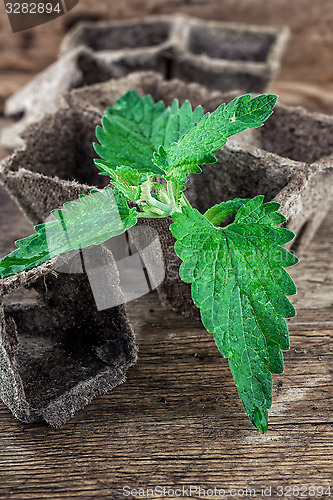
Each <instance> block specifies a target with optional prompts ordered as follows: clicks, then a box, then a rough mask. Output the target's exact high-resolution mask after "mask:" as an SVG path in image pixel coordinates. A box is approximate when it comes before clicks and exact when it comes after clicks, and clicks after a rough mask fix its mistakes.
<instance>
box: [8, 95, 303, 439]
mask: <svg viewBox="0 0 333 500" xmlns="http://www.w3.org/2000/svg"><path fill="white" fill-rule="evenodd" d="M276 100H277V96H276V95H271V94H263V95H259V96H257V97H254V98H251V95H250V94H246V95H243V96H241V97H238V98H236V99H234V100H233V101H231V102H230V103H229V104H228V105H225V104H222V105H220V106H219V107H218V108H217V109H216V110H215V111H214V112H213V113H206V114H204V113H203V110H202V107H201V106H198V107H197V108H196V109H194V110H192V107H191V105H190V103H189V102H188V101H186V102H184V104H183V105H182V106H181V107H179V104H178V101H177V100H174V101H173V103H172V105H171V106H169V107H165V105H164V103H163V102H161V101H160V102H157V103H155V102H154V101H153V99H152V97H151V96H149V95H147V96H145V97H141V96H140V95H139V94H138V93H137V92H135V91H129V92H127V93H126V94H125V95H124V96H123V97H121V98H120V99H119V100H118V101H117V102H116V103H115V104H114V106H113V108H108V109H107V110H106V112H105V114H104V116H103V118H102V126H98V127H97V129H96V136H97V139H98V142H97V143H96V144H94V148H95V151H96V152H97V154H98V155H99V157H100V158H99V159H96V160H95V164H96V166H97V167H98V169H99V170H100V173H101V174H102V175H106V176H108V177H109V178H110V186H108V187H105V188H104V189H103V190H97V189H96V190H92V191H91V192H90V194H88V195H81V196H80V199H79V201H71V202H68V203H65V204H64V208H62V209H57V210H53V211H52V214H53V220H51V221H49V222H46V223H45V224H40V225H37V226H36V227H35V231H36V232H35V233H34V234H33V235H31V236H29V237H27V238H24V239H22V240H19V241H17V242H16V245H17V249H16V250H14V251H13V252H12V253H11V254H9V255H7V256H6V257H4V258H3V259H2V260H1V261H0V277H2V278H4V277H7V276H10V275H12V274H15V273H18V272H21V271H25V270H28V269H31V268H33V267H35V266H37V265H39V264H41V263H43V262H45V261H47V260H49V259H50V258H52V257H54V256H56V255H58V254H60V253H63V252H68V251H70V250H75V249H82V248H85V247H88V246H91V245H98V244H100V243H102V242H104V241H106V240H108V239H109V238H110V237H112V236H116V235H119V234H121V233H123V232H125V231H126V230H127V229H129V228H130V227H132V226H134V225H135V224H136V223H137V220H138V219H139V218H142V217H143V218H144V217H147V218H151V217H154V218H161V217H170V218H172V223H171V225H170V230H171V232H172V234H173V236H174V237H175V238H176V243H175V252H176V254H177V255H178V256H179V258H180V259H181V260H182V264H181V267H180V278H181V279H182V280H183V281H184V282H185V283H191V284H192V286H191V289H192V297H193V301H194V303H195V305H196V306H197V307H198V308H200V313H201V319H202V323H203V325H204V327H205V328H206V329H207V331H208V332H209V333H211V334H213V336H214V340H215V342H216V345H217V347H218V349H219V351H220V352H221V354H222V356H224V357H225V358H228V360H229V365H230V369H231V372H232V375H233V378H234V381H235V383H236V385H237V388H238V392H239V396H240V398H241V400H242V403H243V405H244V408H245V411H246V413H247V414H248V415H249V417H250V420H251V422H252V423H253V424H254V425H255V426H256V427H257V428H258V429H259V431H260V432H262V433H263V432H265V431H266V429H267V425H268V409H269V408H270V407H271V404H272V376H271V373H282V372H283V356H282V351H281V350H285V349H288V348H289V336H288V328H287V323H286V320H285V318H290V317H292V316H294V315H295V309H294V307H293V305H292V304H291V302H290V301H289V299H288V298H287V296H288V295H293V294H295V293H296V287H295V285H294V283H293V281H292V279H291V277H290V276H289V274H288V273H287V272H286V270H285V269H284V268H286V267H288V266H292V265H294V264H296V263H297V262H298V259H297V258H296V257H295V256H294V255H293V254H292V253H290V252H289V251H287V250H286V249H285V248H283V246H282V245H284V244H285V243H287V242H289V241H291V240H292V239H293V237H294V234H293V233H292V232H291V231H289V230H288V229H286V228H283V227H281V226H280V225H281V223H283V222H284V221H285V220H286V219H285V217H284V216H283V215H282V214H281V213H279V212H278V209H279V206H280V205H279V204H278V203H274V202H268V203H264V202H263V198H264V197H263V196H256V197H254V198H252V199H240V198H237V199H235V200H231V201H226V202H222V203H220V204H218V205H215V206H213V207H212V208H210V209H209V210H207V211H206V212H205V213H203V214H202V213H200V212H199V211H198V210H196V209H195V208H193V207H192V206H191V205H190V203H189V202H188V200H187V199H186V197H185V194H184V190H185V185H186V183H187V181H188V178H189V175H190V174H200V173H201V172H202V169H201V167H200V166H199V165H206V164H211V163H215V162H216V161H217V160H216V157H215V156H214V155H213V153H214V152H215V151H217V150H218V149H220V148H221V147H222V146H223V145H224V144H225V143H226V142H227V139H228V137H230V136H232V135H234V134H237V133H239V132H242V131H244V130H246V129H250V128H255V127H260V126H262V125H263V123H264V121H265V120H267V118H269V116H270V115H271V114H272V112H273V108H274V106H275V103H276ZM128 202H131V205H132V208H130V206H129V204H128ZM230 217H233V218H234V219H233V221H232V222H231V223H229V224H228V225H226V224H224V225H223V222H224V221H225V220H226V219H227V218H230ZM228 220H229V219H228Z"/></svg>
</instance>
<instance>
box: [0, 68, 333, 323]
mask: <svg viewBox="0 0 333 500" xmlns="http://www.w3.org/2000/svg"><path fill="white" fill-rule="evenodd" d="M128 89H135V90H137V91H138V92H140V93H141V94H142V95H144V94H148V93H149V94H151V95H152V97H153V98H154V99H155V100H159V99H163V100H164V101H165V102H166V104H170V103H171V102H172V100H173V99H174V98H176V97H177V98H178V99H179V101H180V102H183V101H184V100H185V99H189V100H190V102H191V103H192V105H193V106H196V105H198V104H202V105H203V107H204V109H205V111H213V110H214V109H216V107H217V106H218V105H219V104H220V103H221V102H228V101H229V100H230V99H231V98H232V96H231V95H230V94H225V95H223V94H222V93H220V92H209V91H208V90H207V89H206V88H204V87H201V86H200V85H198V84H185V83H184V82H180V81H176V80H175V81H164V80H163V79H162V77H161V76H160V75H156V74H154V73H137V74H132V75H129V76H127V77H125V78H123V79H119V80H111V81H110V82H107V83H104V84H99V85H95V86H91V87H89V88H84V89H79V90H75V91H72V92H71V93H70V94H69V95H68V96H67V97H66V101H67V107H66V108H63V109H61V110H59V111H58V112H57V113H56V114H54V115H50V116H48V117H47V118H45V119H44V120H42V121H41V122H40V123H39V124H36V125H34V126H31V127H30V128H29V129H28V130H27V131H26V133H25V146H24V148H23V149H22V150H20V151H17V152H16V153H14V154H13V155H12V156H11V157H9V158H7V159H6V160H4V161H3V162H2V164H1V171H0V179H1V181H2V182H3V184H4V185H5V186H6V187H7V189H8V190H9V191H10V192H11V194H12V195H13V196H14V197H15V198H16V199H17V200H18V202H19V204H20V206H21V207H22V208H23V210H24V211H25V212H26V213H27V215H28V216H29V217H30V219H31V220H32V221H33V222H35V223H37V222H41V221H42V220H45V218H46V217H47V215H48V213H49V211H50V210H51V209H52V208H55V207H58V206H59V205H61V204H62V203H63V202H65V201H68V200H69V199H71V197H70V196H69V195H70V193H69V189H70V187H71V186H73V189H74V191H73V195H74V197H76V196H77V194H78V192H79V191H80V190H81V191H82V192H87V190H88V187H87V184H89V185H91V184H97V185H98V186H99V187H101V186H102V185H103V182H105V181H106V178H105V177H104V176H98V175H97V170H96V169H94V166H93V163H92V157H93V156H96V154H95V155H94V153H93V150H92V146H91V143H92V142H93V140H94V130H95V126H96V124H97V123H98V122H100V119H101V115H102V113H103V111H104V109H105V108H106V107H107V106H108V105H112V104H113V103H114V101H115V100H116V99H117V98H118V97H119V96H120V95H122V94H123V93H124V92H126V90H128ZM280 130H281V133H280ZM332 133H333V119H332V118H330V117H326V116H323V115H315V114H311V113H307V112H306V111H304V110H302V109H300V108H287V107H284V106H277V107H276V112H275V113H274V114H273V115H272V116H271V117H270V118H269V120H268V121H267V123H266V124H265V126H264V127H262V128H260V129H256V130H252V131H248V132H246V133H243V134H240V135H239V136H237V137H236V140H231V141H229V143H228V145H227V146H225V147H224V148H222V149H221V150H220V151H218V152H217V157H218V163H217V164H214V165H212V166H205V167H204V170H203V173H202V174H200V175H193V176H191V178H190V183H189V186H188V188H187V190H186V193H185V194H186V195H187V197H188V198H189V200H190V201H191V202H192V203H193V205H194V206H195V207H197V208H198V209H199V210H201V211H203V210H206V209H207V208H208V207H209V206H211V205H213V204H215V203H218V202H220V201H223V200H227V199H230V198H234V197H252V196H255V195H258V194H264V195H265V201H269V200H275V201H278V202H279V203H281V209H280V211H281V212H282V213H283V214H284V215H285V216H286V217H287V224H286V225H287V227H289V228H290V229H292V230H293V231H295V232H296V234H297V237H296V239H295V241H294V243H293V248H295V249H296V248H297V251H298V253H299V252H300V251H301V250H303V249H304V248H305V247H306V245H307V244H308V243H309V242H310V240H311V238H312V237H313V234H314V232H315V230H316V228H317V227H318V225H319V224H320V222H321V220H322V218H323V217H324V216H325V213H326V211H327V209H328V206H329V201H330V197H331V194H332V186H333V182H332V177H333V168H332V165H333V158H332V156H331V157H330V155H333V144H332V137H333V134H332ZM50 138H54V140H50ZM277 153H278V154H277ZM323 157H326V159H323ZM23 166H24V167H25V169H22V167H23ZM55 175H57V176H58V178H52V176H55ZM72 179H76V180H77V181H79V182H80V183H81V185H78V184H77V183H74V184H71V180H72ZM55 197H56V198H55ZM72 198H73V197H72ZM169 223H170V220H169V219H145V220H142V219H141V220H140V224H146V225H149V226H152V227H154V228H155V229H156V230H157V231H158V233H159V237H160V242H161V247H162V251H163V254H164V262H165V269H166V278H165V280H164V282H163V284H162V285H161V286H160V287H159V288H158V292H159V295H160V298H161V300H162V302H163V303H164V304H165V305H167V306H168V307H171V308H172V309H174V310H176V311H178V312H181V313H182V314H184V315H186V316H190V317H198V310H197V309H196V308H195V307H194V305H193V302H192V299H191V295H190V287H189V285H186V284H185V283H183V282H181V281H180V279H179V277H178V270H179V265H180V260H179V259H178V257H177V256H176V254H175V253H174V250H173V244H174V239H173V237H172V235H171V233H170V231H169V229H168V226H169ZM145 258H146V257H145V256H143V260H145ZM146 265H147V267H149V262H148V261H147V260H146Z"/></svg>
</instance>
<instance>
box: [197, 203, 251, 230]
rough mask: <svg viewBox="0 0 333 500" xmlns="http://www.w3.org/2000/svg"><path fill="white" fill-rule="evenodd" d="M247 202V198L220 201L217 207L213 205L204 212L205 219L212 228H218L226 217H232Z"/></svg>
mask: <svg viewBox="0 0 333 500" xmlns="http://www.w3.org/2000/svg"><path fill="white" fill-rule="evenodd" d="M248 201H249V198H235V199H234V200H228V201H222V203H219V204H218V205H214V206H213V207H211V208H209V209H208V210H207V211H206V212H205V214H204V215H205V217H206V219H208V220H209V221H210V222H211V223H212V224H213V226H218V225H219V224H221V223H222V222H223V221H225V220H226V219H227V218H228V217H232V216H233V215H235V214H236V212H237V211H238V210H239V209H240V208H241V206H242V205H245V203H247V202H248Z"/></svg>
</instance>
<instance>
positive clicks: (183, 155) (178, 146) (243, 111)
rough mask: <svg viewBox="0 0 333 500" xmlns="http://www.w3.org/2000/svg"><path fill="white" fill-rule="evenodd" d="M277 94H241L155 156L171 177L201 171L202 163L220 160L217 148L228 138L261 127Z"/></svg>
mask: <svg viewBox="0 0 333 500" xmlns="http://www.w3.org/2000/svg"><path fill="white" fill-rule="evenodd" d="M276 100H277V96H276V95H273V94H262V95H260V96H258V97H255V98H253V99H251V95H250V94H245V95H243V96H241V97H237V98H236V99H234V100H233V101H231V102H230V103H229V104H227V105H225V104H222V105H221V106H219V107H218V108H217V109H216V110H215V111H214V112H213V113H211V114H210V113H206V114H205V115H204V117H203V118H202V119H201V120H200V122H199V123H198V125H196V127H194V128H192V130H190V132H188V133H187V134H186V135H185V136H183V138H182V139H180V140H179V141H178V142H176V143H174V144H171V146H170V147H169V149H167V148H164V150H161V149H160V150H159V151H158V153H156V154H155V155H154V162H155V164H156V165H163V169H164V170H165V171H166V172H167V174H168V176H169V178H173V177H177V176H179V175H180V173H181V172H182V173H183V174H185V175H187V174H189V173H191V172H192V173H194V172H197V173H199V172H200V171H201V169H200V168H199V165H205V164H208V163H214V162H216V158H215V156H214V155H213V154H212V153H213V152H214V151H217V150H218V149H220V148H221V147H222V146H223V145H224V144H225V143H226V142H227V139H228V137H230V136H232V135H234V134H237V133H239V132H242V131H244V130H247V129H249V128H255V127H260V126H261V125H262V124H263V122H264V121H265V120H267V118H268V117H269V116H270V115H271V114H272V112H273V108H274V106H275V103H276Z"/></svg>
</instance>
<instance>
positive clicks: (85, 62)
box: [0, 47, 121, 150]
mask: <svg viewBox="0 0 333 500" xmlns="http://www.w3.org/2000/svg"><path fill="white" fill-rule="evenodd" d="M120 76H121V73H120V72H119V70H118V69H117V68H116V66H113V65H112V64H107V63H106V62H104V61H103V60H101V59H99V58H97V57H96V56H95V54H94V52H93V51H91V50H89V49H87V48H85V47H79V48H77V49H75V50H73V51H71V52H70V53H68V54H65V55H64V56H63V57H62V58H61V59H59V60H58V61H56V62H55V63H53V64H52V65H51V66H49V67H48V68H47V69H45V70H44V71H42V72H41V73H40V74H39V75H37V76H36V77H35V78H33V79H32V80H31V82H29V83H28V84H27V85H25V86H24V87H23V88H22V89H20V90H19V91H18V92H16V93H15V94H14V95H13V96H12V97H10V98H9V99H8V100H7V101H6V104H5V115H7V116H9V117H12V118H14V123H12V124H11V125H9V126H8V127H5V128H3V129H2V131H1V136H0V143H1V145H2V146H3V147H4V148H5V149H7V150H12V149H15V148H18V147H22V145H23V140H22V138H21V134H22V132H23V131H24V129H25V128H26V127H27V125H29V124H30V123H34V122H36V121H38V120H40V119H41V118H42V117H43V116H45V114H48V113H54V112H55V111H57V110H58V109H59V108H60V107H61V106H62V105H63V101H62V95H63V94H64V93H66V92H68V91H69V90H71V89H74V88H78V87H84V86H86V85H90V84H92V83H96V82H104V81H106V80H109V79H110V78H118V77H120Z"/></svg>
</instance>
